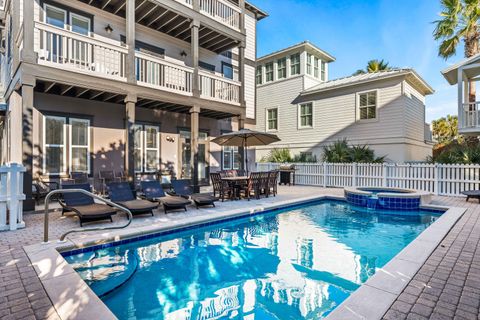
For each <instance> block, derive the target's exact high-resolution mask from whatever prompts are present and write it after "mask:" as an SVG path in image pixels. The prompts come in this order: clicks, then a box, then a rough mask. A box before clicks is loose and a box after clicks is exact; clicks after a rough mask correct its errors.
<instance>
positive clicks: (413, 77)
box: [300, 68, 434, 96]
mask: <svg viewBox="0 0 480 320" xmlns="http://www.w3.org/2000/svg"><path fill="white" fill-rule="evenodd" d="M398 76H406V77H408V79H409V80H410V81H411V82H412V83H413V84H414V85H416V86H418V87H420V89H421V92H423V93H424V94H432V93H434V90H433V88H432V87H430V85H429V84H428V83H427V82H426V81H425V80H423V79H422V78H421V77H420V76H419V75H418V74H417V73H416V72H415V70H413V69H408V68H405V69H391V70H388V71H380V72H374V73H365V74H360V75H356V76H349V77H344V78H338V79H334V80H330V81H327V82H324V83H321V84H319V85H316V86H314V87H312V88H309V89H307V90H305V91H303V92H302V93H301V94H300V95H302V96H303V95H308V94H312V93H318V92H324V91H329V90H333V89H338V88H343V87H349V86H355V85H359V84H363V83H368V82H372V81H377V80H384V79H389V78H393V77H398Z"/></svg>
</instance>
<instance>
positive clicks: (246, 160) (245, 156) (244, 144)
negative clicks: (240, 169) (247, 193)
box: [243, 138, 248, 176]
mask: <svg viewBox="0 0 480 320" xmlns="http://www.w3.org/2000/svg"><path fill="white" fill-rule="evenodd" d="M243 157H244V158H245V172H246V173H247V176H248V154H247V138H244V139H243Z"/></svg>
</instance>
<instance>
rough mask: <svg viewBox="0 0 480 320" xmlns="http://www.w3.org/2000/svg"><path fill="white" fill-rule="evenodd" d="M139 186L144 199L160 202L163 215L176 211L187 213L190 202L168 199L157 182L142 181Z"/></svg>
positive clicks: (176, 198)
mask: <svg viewBox="0 0 480 320" xmlns="http://www.w3.org/2000/svg"><path fill="white" fill-rule="evenodd" d="M140 185H141V187H142V192H143V195H144V196H145V198H146V199H148V200H150V201H160V203H161V204H162V205H163V210H164V211H165V213H167V211H169V210H176V209H184V210H185V211H187V205H189V204H190V201H189V200H187V199H184V198H182V197H168V196H167V195H166V194H165V191H163V188H162V185H161V184H160V182H159V181H142V182H140Z"/></svg>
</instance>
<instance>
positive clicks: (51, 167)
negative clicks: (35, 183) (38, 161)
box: [43, 116, 67, 175]
mask: <svg viewBox="0 0 480 320" xmlns="http://www.w3.org/2000/svg"><path fill="white" fill-rule="evenodd" d="M66 123H67V119H66V118H64V117H53V116H46V117H44V120H43V145H44V148H43V152H44V156H43V171H44V172H45V174H48V175H59V174H62V173H65V172H66V168H65V160H66V155H67V154H66V153H67V150H66V148H65V142H66V140H67V139H66V133H67V132H66Z"/></svg>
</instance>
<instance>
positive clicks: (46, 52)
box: [35, 22, 128, 79]
mask: <svg viewBox="0 0 480 320" xmlns="http://www.w3.org/2000/svg"><path fill="white" fill-rule="evenodd" d="M35 32H38V33H39V37H38V43H37V44H36V47H35V51H36V52H37V54H38V63H39V64H46V65H49V64H50V65H51V64H54V65H56V66H58V65H61V66H62V68H65V69H74V70H75V71H80V72H85V73H93V74H95V75H100V76H105V77H109V78H112V77H113V78H119V79H125V59H126V56H127V53H128V51H127V49H126V48H125V47H122V46H121V45H120V44H113V43H110V42H107V41H101V40H98V39H95V38H92V37H89V36H85V35H82V34H78V33H74V32H71V31H68V30H65V29H61V28H57V27H54V26H51V25H48V24H44V23H41V22H35Z"/></svg>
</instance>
